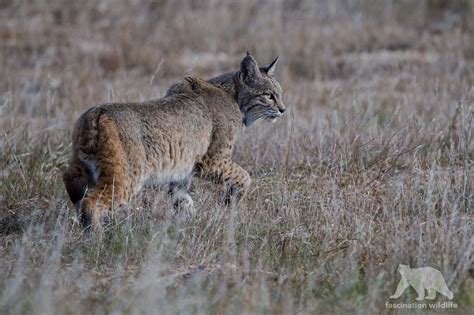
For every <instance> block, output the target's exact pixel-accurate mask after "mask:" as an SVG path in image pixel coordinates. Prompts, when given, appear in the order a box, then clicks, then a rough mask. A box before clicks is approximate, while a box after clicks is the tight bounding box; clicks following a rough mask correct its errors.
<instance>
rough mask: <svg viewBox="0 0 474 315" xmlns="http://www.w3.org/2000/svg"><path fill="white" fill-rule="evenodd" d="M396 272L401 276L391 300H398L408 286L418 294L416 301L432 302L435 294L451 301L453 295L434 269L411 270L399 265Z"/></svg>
mask: <svg viewBox="0 0 474 315" xmlns="http://www.w3.org/2000/svg"><path fill="white" fill-rule="evenodd" d="M398 272H400V274H401V275H402V279H401V280H400V282H399V283H398V286H397V290H396V291H395V293H394V294H393V295H392V296H390V298H391V299H397V298H399V297H400V296H401V295H402V293H403V292H404V291H405V290H406V289H407V288H408V287H409V286H410V285H411V286H412V287H413V289H415V291H416V293H417V294H418V297H417V298H416V300H418V301H421V300H424V299H428V300H433V299H435V298H436V292H439V293H441V294H442V295H444V296H446V297H447V298H448V299H450V300H452V299H453V293H452V292H451V291H450V290H449V288H448V285H447V284H446V281H445V280H444V277H443V275H442V274H441V272H440V271H439V270H437V269H435V268H431V267H424V268H416V269H412V268H410V266H407V265H399V266H398ZM425 290H427V291H428V295H427V296H425Z"/></svg>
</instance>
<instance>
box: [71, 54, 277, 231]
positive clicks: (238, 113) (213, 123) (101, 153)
mask: <svg viewBox="0 0 474 315" xmlns="http://www.w3.org/2000/svg"><path fill="white" fill-rule="evenodd" d="M275 65H276V59H275V61H273V62H272V63H271V64H269V65H268V66H264V67H261V68H259V67H258V65H257V62H256V61H255V59H254V58H253V57H252V56H251V55H247V56H246V57H245V58H244V59H243V60H242V62H241V66H240V70H239V71H234V72H230V73H227V74H224V75H222V76H219V77H216V78H214V79H211V80H209V81H204V80H201V79H199V78H196V77H187V78H185V79H184V80H183V81H181V82H178V83H176V84H174V85H173V86H172V87H170V89H169V90H168V92H167V93H166V95H165V97H164V98H161V99H157V100H151V101H147V102H144V103H112V104H103V105H100V106H97V107H93V108H91V109H89V110H88V111H86V112H85V113H84V114H82V116H81V117H80V118H79V119H78V121H77V122H76V124H75V127H74V130H73V137H72V142H73V154H72V158H71V162H70V165H69V167H68V169H67V170H66V172H65V173H64V175H63V181H64V184H65V186H66V190H67V192H68V194H69V197H70V199H71V201H72V202H73V203H74V204H75V206H76V208H77V210H78V212H79V215H80V217H81V220H82V222H83V224H84V226H85V227H88V226H90V225H92V227H93V228H94V229H100V228H101V222H100V220H101V215H102V214H104V213H106V212H107V211H108V210H110V209H111V208H112V207H117V206H120V205H123V204H126V203H128V202H129V201H130V200H131V198H132V197H133V196H135V195H136V194H137V193H138V192H139V191H140V190H141V189H142V187H143V186H145V185H147V184H149V183H153V184H160V185H167V186H168V188H169V189H168V191H169V194H170V195H171V198H172V202H173V205H174V207H175V208H176V209H184V210H186V212H188V213H192V212H193V210H194V205H193V201H192V199H191V197H190V196H189V194H188V190H189V185H190V181H191V178H192V176H193V174H195V175H197V176H200V177H202V178H207V179H210V180H213V181H214V182H216V183H221V184H224V187H225V191H224V198H223V199H224V201H225V202H230V201H232V200H234V199H235V200H236V201H238V200H240V199H241V197H242V196H243V195H244V194H245V193H246V191H247V189H248V187H249V185H250V176H249V174H248V173H247V172H246V171H245V170H244V169H243V168H242V167H241V166H239V165H237V164H236V163H235V162H233V161H232V159H231V157H232V152H233V149H234V144H235V141H236V138H237V135H238V133H239V131H240V130H241V129H242V126H243V125H246V126H250V125H251V124H253V123H254V122H255V121H258V120H260V119H270V120H271V119H275V118H277V117H279V116H281V114H282V113H283V111H284V110H285V107H284V105H283V101H282V89H281V86H280V84H279V83H278V81H277V80H276V79H275V77H274V76H273V75H272V73H273V70H274V68H275Z"/></svg>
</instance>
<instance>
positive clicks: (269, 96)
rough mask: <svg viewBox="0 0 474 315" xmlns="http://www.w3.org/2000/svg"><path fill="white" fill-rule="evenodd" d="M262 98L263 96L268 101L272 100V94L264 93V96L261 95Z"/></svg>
mask: <svg viewBox="0 0 474 315" xmlns="http://www.w3.org/2000/svg"><path fill="white" fill-rule="evenodd" d="M263 96H264V97H265V98H267V99H269V100H273V99H274V97H273V94H271V93H265V94H263Z"/></svg>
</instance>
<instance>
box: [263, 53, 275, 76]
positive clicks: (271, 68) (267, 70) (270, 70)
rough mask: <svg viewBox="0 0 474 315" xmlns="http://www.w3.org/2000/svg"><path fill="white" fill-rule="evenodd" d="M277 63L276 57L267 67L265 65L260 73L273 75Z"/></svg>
mask: <svg viewBox="0 0 474 315" xmlns="http://www.w3.org/2000/svg"><path fill="white" fill-rule="evenodd" d="M277 63H278V56H277V57H276V58H275V59H274V60H273V61H272V62H270V63H269V64H268V65H265V66H263V67H261V68H260V71H262V72H264V73H266V74H268V75H273V72H275V68H276V65H277Z"/></svg>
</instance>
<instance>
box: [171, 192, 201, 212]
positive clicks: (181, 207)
mask: <svg viewBox="0 0 474 315" xmlns="http://www.w3.org/2000/svg"><path fill="white" fill-rule="evenodd" d="M172 201H173V209H174V210H175V211H176V212H177V213H178V214H179V215H183V216H185V217H187V218H191V217H193V216H194V214H195V213H196V208H195V207H194V202H193V199H192V198H191V196H190V195H189V194H187V193H185V192H180V193H176V194H175V195H173V200H172Z"/></svg>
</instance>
